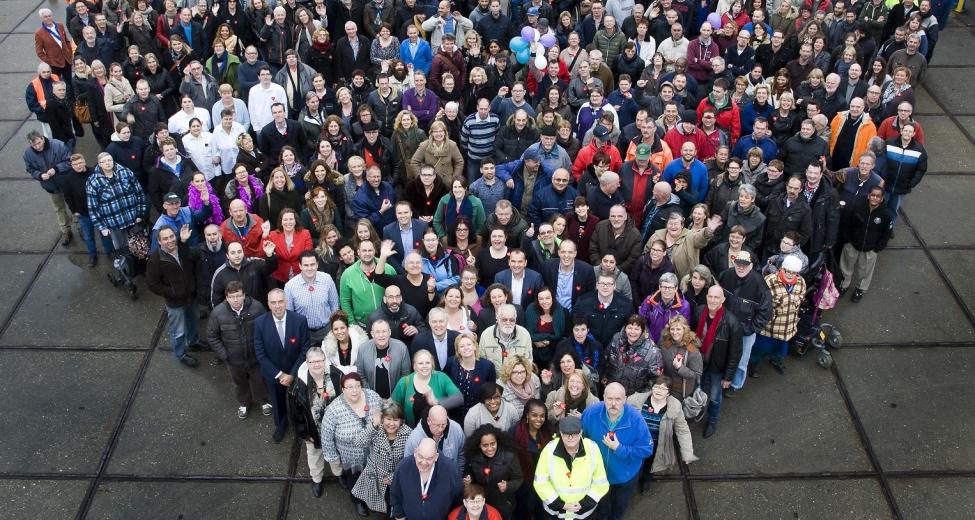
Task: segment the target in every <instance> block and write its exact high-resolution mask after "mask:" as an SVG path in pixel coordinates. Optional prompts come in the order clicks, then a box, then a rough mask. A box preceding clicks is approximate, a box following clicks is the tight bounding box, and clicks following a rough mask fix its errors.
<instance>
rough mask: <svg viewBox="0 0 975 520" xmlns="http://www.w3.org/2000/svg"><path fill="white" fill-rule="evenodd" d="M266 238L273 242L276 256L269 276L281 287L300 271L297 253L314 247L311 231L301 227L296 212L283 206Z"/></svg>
mask: <svg viewBox="0 0 975 520" xmlns="http://www.w3.org/2000/svg"><path fill="white" fill-rule="evenodd" d="M267 238H268V239H269V240H270V241H271V242H274V253H275V254H276V255H277V257H278V268H277V269H275V270H274V272H273V273H271V278H274V279H275V280H277V281H278V283H279V285H281V286H282V287H283V286H284V284H285V282H287V281H288V280H290V279H291V277H292V276H295V275H297V274H298V273H299V272H300V268H299V267H298V255H300V254H301V253H302V252H304V251H310V250H311V249H312V248H313V247H314V246H312V242H311V233H309V232H308V230H307V229H303V228H302V227H301V224H300V223H299V221H298V212H296V211H295V210H293V209H291V208H285V209H283V210H281V214H280V215H279V216H278V228H277V229H275V230H274V231H271V233H270V234H269V235H268V237H267Z"/></svg>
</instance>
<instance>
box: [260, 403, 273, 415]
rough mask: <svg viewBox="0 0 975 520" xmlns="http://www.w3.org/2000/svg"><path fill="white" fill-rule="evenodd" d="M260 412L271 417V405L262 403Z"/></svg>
mask: <svg viewBox="0 0 975 520" xmlns="http://www.w3.org/2000/svg"><path fill="white" fill-rule="evenodd" d="M261 412H262V413H263V414H264V415H271V403H264V404H262V405H261Z"/></svg>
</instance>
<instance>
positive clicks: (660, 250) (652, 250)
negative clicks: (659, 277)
mask: <svg viewBox="0 0 975 520" xmlns="http://www.w3.org/2000/svg"><path fill="white" fill-rule="evenodd" d="M650 252H651V253H663V252H664V250H663V249H659V248H656V247H651V248H650Z"/></svg>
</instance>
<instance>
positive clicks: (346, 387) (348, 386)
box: [342, 385, 362, 391]
mask: <svg viewBox="0 0 975 520" xmlns="http://www.w3.org/2000/svg"><path fill="white" fill-rule="evenodd" d="M342 389H343V390H346V391H348V390H362V385H345V386H343V387H342Z"/></svg>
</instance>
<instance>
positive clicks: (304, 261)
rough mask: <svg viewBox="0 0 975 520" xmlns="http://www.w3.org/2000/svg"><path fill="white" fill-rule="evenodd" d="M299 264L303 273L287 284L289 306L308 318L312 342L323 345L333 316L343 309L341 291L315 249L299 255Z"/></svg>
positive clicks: (285, 287) (285, 292)
mask: <svg viewBox="0 0 975 520" xmlns="http://www.w3.org/2000/svg"><path fill="white" fill-rule="evenodd" d="M298 268H299V269H300V274H299V275H298V276H295V277H294V278H292V279H290V280H288V283H286V284H284V295H285V297H286V298H287V299H288V310H290V311H294V312H296V313H298V314H301V315H302V316H304V317H305V319H306V320H308V333H309V334H310V335H311V336H310V341H311V344H312V345H321V344H322V340H324V339H325V335H326V334H328V325H329V319H330V318H331V317H332V314H333V313H334V312H335V311H337V310H338V309H339V295H338V292H337V291H336V290H335V283H334V282H333V281H332V278H331V277H330V276H328V275H327V274H325V273H323V272H321V271H319V270H318V256H316V255H315V252H314V251H311V250H308V251H303V252H302V253H301V254H299V255H298Z"/></svg>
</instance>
